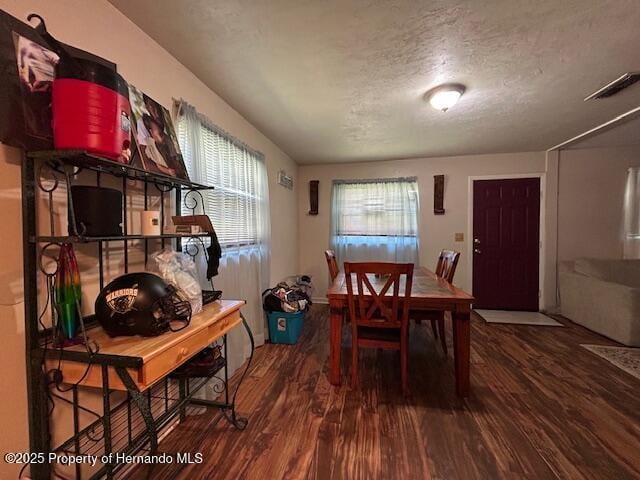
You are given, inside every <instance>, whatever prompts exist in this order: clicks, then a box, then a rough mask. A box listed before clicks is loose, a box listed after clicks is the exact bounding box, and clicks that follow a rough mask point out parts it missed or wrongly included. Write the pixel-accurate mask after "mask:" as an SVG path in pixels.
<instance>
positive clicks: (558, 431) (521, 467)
mask: <svg viewBox="0 0 640 480" xmlns="http://www.w3.org/2000/svg"><path fill="white" fill-rule="evenodd" d="M564 323H566V325H567V326H566V328H560V327H537V326H536V327H531V326H511V325H488V324H485V323H484V321H482V320H481V319H480V318H479V317H477V316H475V315H474V316H473V318H472V332H471V341H472V357H471V363H472V365H471V383H472V394H471V396H470V397H469V398H468V399H466V400H460V399H459V398H457V397H456V395H455V391H454V377H453V361H452V358H451V356H450V357H449V358H444V356H443V354H442V350H441V349H440V347H439V345H438V343H437V342H436V341H435V340H434V339H433V337H432V335H431V328H430V325H429V323H428V322H426V323H424V322H423V324H422V325H417V326H414V327H412V331H411V352H410V364H409V385H410V389H411V395H410V396H409V397H408V398H407V399H404V398H403V397H402V395H401V394H400V380H399V358H398V356H397V353H396V352H391V351H376V350H369V351H365V352H363V354H362V356H361V362H362V363H361V369H360V375H361V384H362V386H361V389H360V391H352V390H351V389H350V388H349V387H348V385H345V386H342V387H340V388H334V387H331V386H330V385H329V383H328V380H327V369H328V348H329V343H328V309H327V307H326V306H322V305H316V306H314V307H313V309H312V311H311V312H310V314H309V315H308V316H307V320H306V322H305V328H304V333H303V337H302V339H301V341H300V343H298V344H297V345H295V346H287V345H270V344H269V345H265V346H263V347H261V348H259V349H258V350H257V351H256V356H255V362H254V365H253V367H252V369H251V371H250V375H249V376H248V377H247V379H246V380H245V383H244V385H243V387H242V389H241V391H240V394H239V410H240V412H241V413H243V414H248V416H249V426H248V427H247V429H246V430H245V431H243V432H238V431H236V430H235V429H234V428H233V427H231V426H230V425H228V424H227V423H226V422H225V421H224V420H220V416H219V414H217V413H213V412H207V413H204V414H203V415H199V416H192V417H189V418H188V419H187V420H186V421H185V422H184V423H183V424H182V425H180V426H178V427H177V428H176V430H174V431H173V432H171V433H170V435H169V436H168V437H167V438H166V439H165V440H164V441H163V442H162V443H161V447H160V450H161V451H164V452H173V453H175V452H192V453H197V452H202V454H203V458H204V462H203V463H202V464H199V465H198V464H192V465H178V464H170V465H162V466H156V467H155V468H154V470H153V472H152V473H153V474H152V478H154V479H167V480H168V479H172V480H173V479H185V480H186V479H188V480H193V479H305V480H311V479H333V478H335V479H443V480H445V479H446V480H454V479H464V480H469V479H510V480H511V479H536V480H545V479H571V480H577V479H583V478H585V479H598V480H602V479H616V480H621V479H633V478H640V395H639V393H640V380H637V379H635V378H633V377H632V376H630V375H628V374H626V373H625V372H623V371H621V370H619V369H617V368H616V367H614V366H612V365H610V364H609V363H608V362H606V361H604V360H603V359H601V358H599V357H597V356H596V355H594V354H592V353H590V352H588V351H587V350H585V349H583V348H581V347H580V346H579V344H580V343H596V344H602V345H610V344H613V342H611V341H608V340H606V339H605V338H603V337H600V336H598V335H596V334H594V333H592V332H589V331H588V330H586V329H584V328H582V327H579V326H577V325H575V324H572V323H570V322H566V321H565V322H564ZM447 327H448V329H449V331H448V334H447V335H448V340H449V343H450V344H451V329H450V327H451V325H450V322H449V321H447ZM348 343H349V339H348V338H347V337H345V339H344V342H343V348H344V356H343V360H344V359H348V358H349V352H348V348H349V347H348ZM452 350H453V348H449V352H452ZM450 355H452V354H451V353H450ZM346 363H347V362H346V361H345V362H343V378H344V383H345V384H348V371H347V370H348V368H347V367H346V366H345V365H346ZM145 473H146V467H141V468H139V469H138V470H137V471H136V472H135V475H134V477H135V478H144V476H145V475H144V474H145Z"/></svg>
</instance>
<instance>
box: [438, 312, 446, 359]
mask: <svg viewBox="0 0 640 480" xmlns="http://www.w3.org/2000/svg"><path fill="white" fill-rule="evenodd" d="M438 330H440V343H441V344H442V351H443V352H444V356H445V357H446V356H447V335H446V332H445V330H444V313H443V314H442V316H441V317H440V318H439V319H438Z"/></svg>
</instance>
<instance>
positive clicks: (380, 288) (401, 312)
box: [344, 262, 413, 328]
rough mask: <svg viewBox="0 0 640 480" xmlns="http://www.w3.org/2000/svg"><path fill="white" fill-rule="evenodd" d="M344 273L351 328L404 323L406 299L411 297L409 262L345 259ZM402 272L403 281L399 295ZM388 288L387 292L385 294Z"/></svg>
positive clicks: (406, 321) (404, 325) (390, 325)
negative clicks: (357, 261) (350, 260)
mask: <svg viewBox="0 0 640 480" xmlns="http://www.w3.org/2000/svg"><path fill="white" fill-rule="evenodd" d="M344 273H345V282H346V284H347V300H348V304H349V316H350V318H351V322H352V324H353V327H354V328H356V327H357V326H359V325H360V326H369V327H387V328H388V327H406V325H407V324H408V321H409V301H407V300H406V299H409V298H410V297H411V286H412V283H413V263H382V262H376V263H367V262H362V263H350V262H345V264H344ZM402 275H404V276H405V284H404V292H403V295H402V297H401V296H400V286H401V285H400V284H401V281H400V280H401V276H402ZM354 276H355V278H354ZM354 280H355V286H356V291H355V292H354ZM376 287H377V288H376ZM390 291H391V295H388V292H390Z"/></svg>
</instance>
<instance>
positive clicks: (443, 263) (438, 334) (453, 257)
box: [412, 250, 460, 355]
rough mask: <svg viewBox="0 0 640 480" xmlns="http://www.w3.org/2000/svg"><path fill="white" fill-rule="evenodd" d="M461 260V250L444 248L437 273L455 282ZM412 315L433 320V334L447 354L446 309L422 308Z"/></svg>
mask: <svg viewBox="0 0 640 480" xmlns="http://www.w3.org/2000/svg"><path fill="white" fill-rule="evenodd" d="M458 260H460V252H456V251H453V250H442V251H441V252H440V256H439V257H438V263H437V265H436V271H435V274H436V275H437V276H438V277H442V278H444V279H445V280H446V281H447V282H449V283H453V277H454V276H455V274H456V268H457V266H458ZM412 317H413V318H415V319H417V320H418V321H419V320H431V329H432V330H433V336H434V337H435V338H436V339H438V338H440V344H441V345H442V350H443V351H444V354H445V355H447V353H448V352H447V337H446V333H445V324H444V311H442V310H433V311H429V310H422V311H417V312H415V313H412Z"/></svg>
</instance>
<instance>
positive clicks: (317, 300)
mask: <svg viewBox="0 0 640 480" xmlns="http://www.w3.org/2000/svg"><path fill="white" fill-rule="evenodd" d="M311 301H312V302H313V303H319V304H320V305H329V299H328V298H327V297H317V298H316V297H312V298H311Z"/></svg>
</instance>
